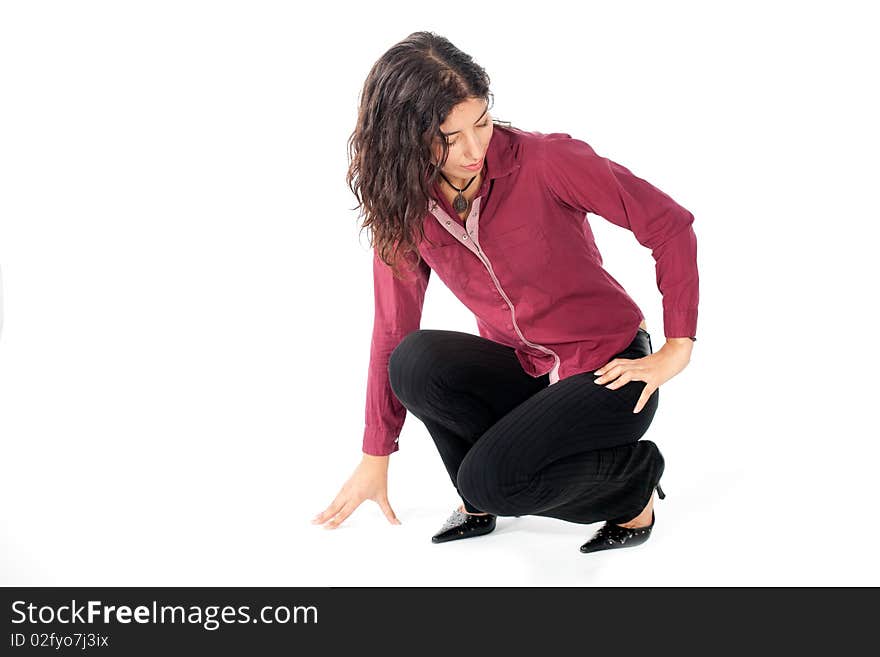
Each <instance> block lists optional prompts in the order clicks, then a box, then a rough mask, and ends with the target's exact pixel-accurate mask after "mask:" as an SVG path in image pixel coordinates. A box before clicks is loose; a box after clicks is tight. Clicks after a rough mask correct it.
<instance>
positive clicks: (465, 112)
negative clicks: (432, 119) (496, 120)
mask: <svg viewBox="0 0 880 657" xmlns="http://www.w3.org/2000/svg"><path fill="white" fill-rule="evenodd" d="M440 130H441V132H442V133H443V134H444V135H445V136H446V143H447V144H449V156H448V157H447V158H446V164H445V165H444V166H443V168H442V171H443V173H445V174H446V177H447V178H449V179H450V180H451V181H453V182H455V181H459V182H461V181H465V182H467V181H468V180H470V179H471V178H473V177H474V176H476V175H477V174H478V173H479V172H480V170H481V169H482V168H483V160H484V158H485V156H486V150H487V149H488V148H489V140H490V139H492V130H493V125H492V117H491V115H490V114H489V103H488V102H487V101H486V99H477V98H469V99H468V100H465V101H462V102H461V103H459V104H458V105H456V106H455V107H453V108H452V111H451V112H450V113H449V116H447V117H446V120H445V121H444V122H443V123H442V124H441V125H440ZM441 147H442V146H441V144H440V143H439V139H438V140H435V143H434V161H435V162H439V161H440V158H441V157H442V151H441V150H440V149H441ZM470 164H472V165H475V166H473V167H468V165H470Z"/></svg>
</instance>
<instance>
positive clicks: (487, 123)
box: [446, 119, 489, 146]
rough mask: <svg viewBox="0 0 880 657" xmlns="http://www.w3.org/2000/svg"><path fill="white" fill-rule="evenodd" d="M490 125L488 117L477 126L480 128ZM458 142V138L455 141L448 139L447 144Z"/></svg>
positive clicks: (451, 144)
mask: <svg viewBox="0 0 880 657" xmlns="http://www.w3.org/2000/svg"><path fill="white" fill-rule="evenodd" d="M488 125H489V120H488V119H487V120H485V121H483V122H482V123H481V124H480V125H478V126H477V127H478V128H485V127H487V126H488ZM457 143H458V140H457V139H454V140H453V141H449V140H448V139H447V140H446V144H447V146H455V145H456V144H457Z"/></svg>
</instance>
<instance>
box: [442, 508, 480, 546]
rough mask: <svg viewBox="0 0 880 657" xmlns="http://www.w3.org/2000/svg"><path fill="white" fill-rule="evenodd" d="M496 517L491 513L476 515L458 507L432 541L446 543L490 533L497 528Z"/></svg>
mask: <svg viewBox="0 0 880 657" xmlns="http://www.w3.org/2000/svg"><path fill="white" fill-rule="evenodd" d="M495 517H496V516H494V515H492V514H491V513H487V514H486V515H479V516H477V515H474V514H472V513H465V512H464V511H462V510H461V509H456V510H455V511H453V512H452V515H451V516H449V518H447V520H446V522H445V523H444V525H443V526H442V527H441V528H440V531H439V532H437V533H436V534H434V536H432V537H431V542H432V543H446V542H447V541H457V540H459V539H461V538H473V537H475V536H482V535H483V534H488V533H489V532H491V531H493V530H494V529H495Z"/></svg>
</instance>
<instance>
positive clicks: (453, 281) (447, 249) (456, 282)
mask: <svg viewBox="0 0 880 657" xmlns="http://www.w3.org/2000/svg"><path fill="white" fill-rule="evenodd" d="M449 238H450V239H451V240H452V241H451V242H448V243H446V242H439V241H437V240H435V242H436V245H435V246H431V245H430V244H428V242H427V241H425V242H423V243H422V244H421V246H419V253H420V254H421V256H422V258H423V259H424V261H425V262H426V263H428V266H429V267H430V268H431V270H432V271H433V272H434V273H435V274H437V276H438V277H439V278H440V280H442V281H443V282H444V283H445V284H446V287H448V288H449V289H450V290H451V291H452V292H458V291H463V290H466V289H467V288H468V286H469V285H470V274H469V266H470V265H472V263H470V262H468V261H467V260H466V258H474V257H475V256H474V254H473V253H471V252H470V251H468V249H467V247H466V246H465V245H464V244H462V243H461V242H459V241H458V240H456V239H455V238H454V237H453V236H452V235H450V236H449Z"/></svg>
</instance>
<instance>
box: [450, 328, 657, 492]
mask: <svg viewBox="0 0 880 657" xmlns="http://www.w3.org/2000/svg"><path fill="white" fill-rule="evenodd" d="M649 353H651V347H650V338H649V336H648V334H647V332H642V331H640V332H639V335H637V336H636V339H635V340H634V341H633V344H632V345H630V346H629V347H628V348H627V349H626V350H624V351H623V352H621V353H620V354H617V355H616V356H615V357H619V358H630V359H635V358H641V357H643V356H647V355H648V354H649ZM596 378H597V377H596V375H595V374H594V372H593V371H590V372H582V373H580V374H575V375H572V376H569V377H566V378H565V379H562V380H560V381H558V382H556V383H555V384H553V385H551V386H548V387H546V388H544V389H542V390H540V391H538V392H537V393H535V394H534V395H532V396H530V397H529V398H528V399H525V400H524V401H522V403H520V404H518V405H517V406H516V407H514V408H512V409H511V410H510V411H509V412H508V413H507V414H505V415H504V416H503V417H501V418H500V419H499V420H498V421H497V422H496V423H495V424H493V425H492V426H491V427H490V428H489V429H488V430H487V431H486V432H485V433H484V434H483V435H482V436H480V438H479V440H478V441H477V442H476V443H475V445H474V447H473V448H472V449H471V450H470V452H469V453H468V455H467V458H466V459H465V462H464V463H462V468H465V467H475V468H477V469H481V470H482V469H486V468H488V469H491V470H493V471H498V472H505V473H507V475H506V478H507V479H515V481H506V482H504V483H506V484H507V485H510V486H514V487H515V486H517V485H521V484H524V483H528V482H529V481H530V480H531V478H532V477H533V476H534V475H535V473H536V472H538V471H540V470H541V469H543V468H545V467H547V466H548V465H550V464H551V463H553V462H554V461H556V460H559V459H564V458H566V457H569V456H572V455H574V454H578V453H581V452H585V451H592V450H598V449H604V448H608V447H616V446H619V445H626V444H631V443H635V442H637V441H638V440H639V438H641V437H642V435H644V434H645V432H646V431H647V430H648V427H649V426H650V424H651V421H652V420H653V418H654V414H655V413H656V411H657V407H658V404H659V398H660V391H659V389H658V390H655V391H654V393H653V394H652V395H651V396H650V398H649V399H648V402H647V403H646V404H645V406H644V408H642V410H641V411H640V412H638V413H633V409H634V408H635V406H636V403H637V402H638V400H639V397H640V396H641V394H642V391H643V390H644V388H645V386H646V385H647V384H646V383H645V382H644V381H630V382H629V383H627V384H625V385H623V386H621V387H620V388H617V389H616V390H612V389H610V388H607V387H606V386H605V385H598V384H596V383H594V382H593V381H594V379H596Z"/></svg>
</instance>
